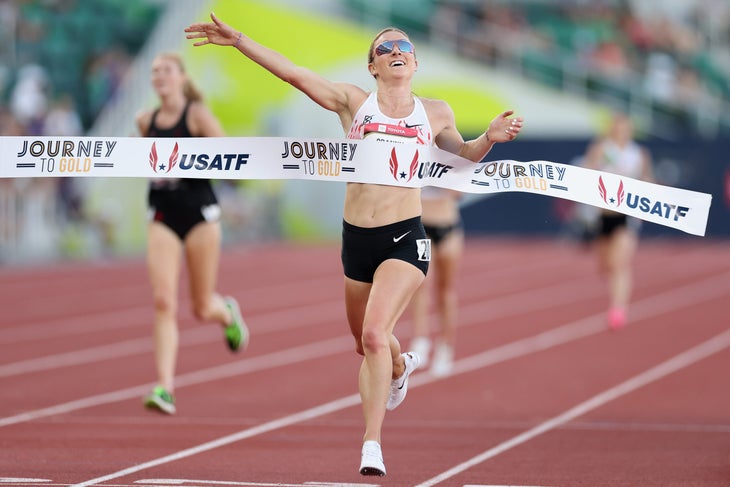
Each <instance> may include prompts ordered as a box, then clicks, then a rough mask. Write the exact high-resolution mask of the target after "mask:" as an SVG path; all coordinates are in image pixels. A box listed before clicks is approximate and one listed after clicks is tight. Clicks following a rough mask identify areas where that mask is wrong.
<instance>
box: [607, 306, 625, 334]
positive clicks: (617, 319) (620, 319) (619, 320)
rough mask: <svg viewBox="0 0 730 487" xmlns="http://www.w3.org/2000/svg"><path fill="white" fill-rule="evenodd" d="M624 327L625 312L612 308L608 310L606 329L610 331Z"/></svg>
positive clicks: (621, 309)
mask: <svg viewBox="0 0 730 487" xmlns="http://www.w3.org/2000/svg"><path fill="white" fill-rule="evenodd" d="M624 326H626V310H625V309H623V308H618V307H614V308H611V309H609V310H608V327H609V328H610V329H612V330H619V329H621V328H623V327H624Z"/></svg>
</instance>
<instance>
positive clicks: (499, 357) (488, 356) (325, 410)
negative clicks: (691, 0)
mask: <svg viewBox="0 0 730 487" xmlns="http://www.w3.org/2000/svg"><path fill="white" fill-rule="evenodd" d="M729 278H730V273H726V274H724V275H722V276H717V277H715V278H711V279H708V280H705V281H701V282H700V283H694V284H691V285H688V286H685V287H684V288H681V289H679V290H676V291H669V292H665V293H661V294H660V295H666V296H667V297H668V298H671V297H672V296H674V294H675V292H684V293H690V292H691V291H694V290H697V289H700V288H702V287H703V286H706V285H709V289H706V290H705V292H696V293H694V294H693V295H695V296H696V299H695V301H694V302H693V303H692V304H697V302H702V301H703V300H706V299H712V297H714V296H715V294H716V293H720V294H721V295H724V294H727V292H728V290H726V289H724V287H723V289H717V288H719V287H721V286H717V285H716V282H717V281H721V282H723V283H726V282H727V280H728V279H729ZM711 291H714V292H711ZM709 295H712V296H709ZM660 308H662V307H657V308H656V309H657V312H659V313H661V311H662V310H661V309H660ZM579 323H582V325H581V326H576V325H572V326H562V327H558V328H556V329H554V330H551V331H548V332H545V333H540V334H538V335H535V336H533V337H530V338H527V339H523V340H518V341H517V342H514V343H511V344H507V345H505V346H502V347H497V348H496V349H493V350H490V351H487V352H484V353H480V354H477V355H475V356H472V357H468V358H466V359H463V360H461V361H458V362H457V366H455V370H454V374H452V375H451V376H450V377H453V375H455V374H459V373H465V372H466V371H471V370H477V369H479V368H483V367H486V366H489V365H492V364H495V363H498V362H501V361H506V360H509V359H512V358H517V357H520V356H524V355H527V354H530V353H533V352H536V351H540V350H545V349H547V348H551V347H553V346H558V345H562V344H564V343H568V342H570V341H573V340H575V339H577V338H580V337H583V336H587V335H590V334H591V333H597V332H599V331H604V330H605V325H604V324H603V314H600V315H596V316H595V317H593V318H592V319H585V320H581V321H580V322H579ZM599 323H600V324H599ZM581 328H583V330H582V329H581ZM566 329H567V331H568V332H567V333H566ZM587 331H591V332H590V333H588V332H587ZM714 342H719V343H714ZM713 344H714V345H713ZM728 345H730V331H726V332H724V333H723V334H721V335H718V337H715V338H714V339H713V340H710V341H709V342H706V343H705V344H703V345H701V346H699V347H695V348H693V349H691V350H690V351H688V352H684V353H683V354H680V355H678V356H677V357H675V358H674V359H672V360H669V361H667V362H665V363H664V364H662V365H661V366H657V367H655V368H654V369H651V370H650V371H648V372H645V373H644V374H640V375H639V376H637V377H635V378H634V379H631V380H629V381H627V382H626V383H624V384H622V385H620V386H617V387H615V388H613V389H611V390H609V391H606V392H604V393H602V394H600V395H599V396H596V398H599V399H598V400H599V401H600V400H604V402H607V401H608V400H612V399H613V398H615V397H619V395H623V394H627V393H628V392H630V391H631V390H634V389H636V388H638V387H641V385H643V384H644V383H643V382H642V381H646V383H648V382H651V381H654V380H657V379H659V378H661V377H663V376H664V375H667V374H669V373H671V372H672V371H674V370H679V368H682V367H686V365H687V364H689V363H694V362H696V361H698V360H700V359H701V358H704V356H700V354H701V353H702V352H703V351H704V350H705V349H709V352H705V356H709V355H711V354H712V353H716V352H718V351H719V350H721V349H723V348H725V347H727V346H728ZM694 350H699V352H694ZM685 356H689V359H691V360H692V361H691V362H688V361H687V360H689V359H682V357H685ZM678 357H679V358H678ZM677 362H678V365H677V364H676V363H677ZM462 363H466V364H467V365H466V366H463V365H462ZM672 366H673V367H675V369H672V368H671V367H672ZM655 369H657V372H653V373H652V371H653V370H655ZM660 373H661V374H662V375H658V374H660ZM645 376H646V377H645ZM437 380H443V379H442V378H435V377H433V376H430V375H427V374H420V375H416V376H414V377H413V379H412V381H411V383H410V385H409V387H411V388H412V387H419V386H421V385H424V384H428V383H431V382H436V381H437ZM616 394H618V395H616ZM612 395H613V396H615V397H612ZM607 397H612V398H611V399H606V398H607ZM596 398H594V399H592V400H589V401H586V402H585V403H583V404H581V405H579V406H576V407H575V408H573V409H571V410H570V411H568V412H566V413H564V414H562V415H560V416H558V417H557V418H555V419H554V420H551V421H548V422H546V423H543V424H541V425H539V426H537V427H535V428H533V429H531V430H529V431H528V433H530V432H533V433H532V435H533V436H537V434H541V433H542V432H544V431H548V430H549V429H552V428H555V427H556V426H559V425H560V424H562V423H560V422H558V421H560V420H561V418H564V417H565V418H568V419H565V420H563V421H562V422H563V423H564V422H567V421H568V420H569V419H571V418H572V417H574V416H571V415H575V416H579V415H580V414H584V412H587V411H588V410H590V409H586V407H587V406H590V408H591V409H593V408H596V407H598V406H599V405H601V404H602V403H600V402H596V401H597V399H596ZM358 404H360V396H359V394H353V395H350V396H346V397H343V398H341V399H337V400H334V401H331V402H329V403H325V404H322V405H320V406H316V407H313V408H310V409H307V410H305V411H301V412H299V413H295V414H292V415H289V416H284V417H282V418H280V419H276V420H273V421H269V422H267V423H263V424H261V425H259V426H255V427H252V428H248V429H245V430H241V431H239V432H237V433H233V434H231V435H227V436H224V437H221V438H219V439H216V440H213V441H209V442H207V443H203V444H201V445H198V446H196V447H192V448H188V449H186V450H182V451H180V452H177V453H174V454H171V455H167V456H165V457H161V458H157V459H155V460H151V461H149V462H146V463H142V464H139V465H135V466H132V467H128V468H126V469H123V470H119V471H117V472H114V473H111V474H108V475H105V476H103V477H98V478H95V479H91V480H87V481H84V482H81V483H78V484H74V485H73V486H71V487H87V486H89V485H95V484H99V483H102V482H105V481H107V480H112V479H116V478H120V477H123V476H125V475H130V474H133V473H137V472H140V471H142V470H145V469H148V468H152V467H156V466H159V465H163V464H166V463H170V462H174V461H176V460H180V459H182V458H187V457H190V456H193V455H197V454H198V453H204V452H207V451H210V450H212V449H215V448H219V447H222V446H226V445H229V444H231V443H234V442H237V441H240V440H243V439H246V438H251V437H253V436H256V435H259V434H263V433H268V432H270V431H273V430H276V429H279V428H283V427H286V426H291V425H293V424H296V423H299V422H301V421H307V420H311V419H315V418H318V417H320V416H324V415H326V414H330V413H333V412H336V411H340V410H342V409H345V408H349V407H352V406H355V405H358ZM526 434H527V433H525V434H523V435H520V436H518V437H516V438H517V439H513V440H511V443H510V442H508V443H510V445H512V443H514V446H516V445H517V444H519V443H515V442H516V441H519V442H520V443H521V442H524V441H527V440H528V439H530V438H531V437H525V435H526ZM523 437H525V438H524V439H523ZM503 445H504V444H503ZM510 445H508V446H509V447H510V448H511V447H512V446H510ZM498 448H500V447H498ZM501 448H505V446H501ZM493 450H495V449H492V450H489V451H490V452H491V451H493ZM500 453H501V451H500ZM497 454H498V453H497ZM455 468H456V467H455ZM467 468H468V467H467ZM457 473H458V472H457ZM442 475H443V474H442ZM447 478H449V477H446V478H445V479H447ZM445 479H444V480H445ZM439 482H440V480H439ZM426 485H435V484H423V487H425V486H426ZM418 487H422V486H418Z"/></svg>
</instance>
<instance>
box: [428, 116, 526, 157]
mask: <svg viewBox="0 0 730 487" xmlns="http://www.w3.org/2000/svg"><path fill="white" fill-rule="evenodd" d="M439 112H441V117H440V118H442V120H444V128H443V130H442V131H441V132H440V133H439V134H438V135H437V136H436V144H437V145H438V146H439V147H440V148H441V149H444V150H446V151H449V152H452V153H454V154H458V155H459V156H461V157H463V158H465V159H469V160H470V161H474V162H479V161H481V160H482V159H484V157H485V156H486V155H487V154H488V153H489V151H490V150H492V147H493V146H494V144H496V143H498V142H508V141H510V140H514V139H515V137H517V135H518V134H519V133H520V130H522V124H523V119H522V117H516V118H511V116H512V114H513V113H514V111H512V110H507V111H505V112H502V113H500V114H499V115H497V116H496V117H495V118H494V119H493V120H492V121H491V122H490V123H489V127H488V128H487V130H486V131H485V132H484V133H483V134H482V135H480V136H479V137H477V138H476V139H472V140H469V141H466V142H465V141H464V139H463V138H462V136H461V134H460V133H459V131H458V130H457V129H456V123H455V120H454V112H453V111H452V110H451V108H450V107H449V106H448V104H446V103H443V104H442V106H441V108H440V110H439Z"/></svg>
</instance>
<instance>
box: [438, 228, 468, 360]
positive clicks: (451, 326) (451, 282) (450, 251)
mask: <svg viewBox="0 0 730 487" xmlns="http://www.w3.org/2000/svg"><path fill="white" fill-rule="evenodd" d="M463 251H464V232H463V231H462V230H461V229H455V230H453V231H451V232H450V233H449V234H448V235H447V236H446V237H445V238H444V239H443V240H442V241H441V244H440V245H439V246H438V248H436V249H435V252H433V253H432V255H431V259H432V262H431V263H432V264H433V263H434V262H433V261H434V260H435V263H436V266H435V267H436V272H435V273H434V284H435V287H436V296H437V298H436V299H437V304H438V309H439V339H440V341H442V342H443V343H448V344H449V345H451V346H453V345H454V342H455V339H456V320H457V314H458V294H457V292H456V278H457V274H458V270H459V264H460V262H461V255H462V253H463Z"/></svg>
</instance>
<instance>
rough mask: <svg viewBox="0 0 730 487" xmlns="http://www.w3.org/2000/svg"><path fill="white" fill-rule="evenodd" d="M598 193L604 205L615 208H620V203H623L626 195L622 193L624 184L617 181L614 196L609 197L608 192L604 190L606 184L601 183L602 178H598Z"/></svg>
mask: <svg viewBox="0 0 730 487" xmlns="http://www.w3.org/2000/svg"><path fill="white" fill-rule="evenodd" d="M598 193H599V194H600V195H601V198H602V199H603V202H604V203H606V204H607V205H611V206H615V207H619V206H621V203H623V202H624V198H625V197H626V193H625V192H624V182H623V181H622V180H619V185H618V191H616V196H615V197H614V196H612V195H611V196H609V194H608V191H607V190H606V183H604V182H603V176H598Z"/></svg>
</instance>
